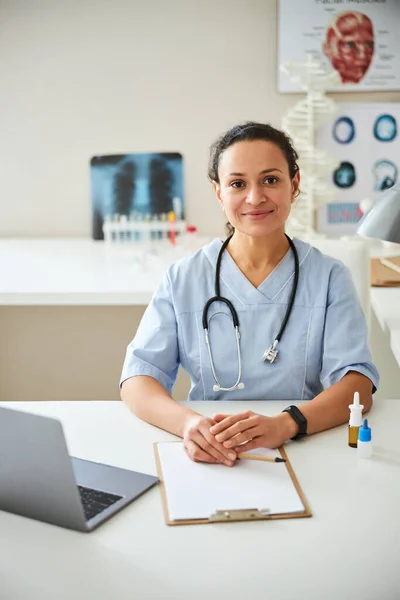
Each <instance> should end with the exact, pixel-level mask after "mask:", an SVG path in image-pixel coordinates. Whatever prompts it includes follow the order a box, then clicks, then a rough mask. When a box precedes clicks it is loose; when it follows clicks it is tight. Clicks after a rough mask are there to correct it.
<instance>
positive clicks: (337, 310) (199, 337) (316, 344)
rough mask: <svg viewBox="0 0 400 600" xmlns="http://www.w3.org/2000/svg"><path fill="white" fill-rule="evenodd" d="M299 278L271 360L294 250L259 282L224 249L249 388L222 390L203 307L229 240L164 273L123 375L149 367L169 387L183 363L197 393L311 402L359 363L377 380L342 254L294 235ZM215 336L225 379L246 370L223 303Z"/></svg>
mask: <svg viewBox="0 0 400 600" xmlns="http://www.w3.org/2000/svg"><path fill="white" fill-rule="evenodd" d="M294 243H295V245H296V248H297V251H298V254H299V262H300V272H299V283H298V288H297V293H296V298H295V302H294V306H293V309H292V312H291V315H290V317H289V321H288V323H287V326H286V329H285V331H284V333H283V336H282V338H281V341H280V342H279V344H278V347H277V349H278V350H279V354H278V356H277V359H276V360H275V362H273V363H272V364H271V363H269V362H268V361H264V360H263V354H264V351H265V350H266V348H268V347H269V346H270V344H272V342H273V340H274V339H275V336H276V335H277V333H278V331H279V329H280V326H281V324H282V321H283V319H284V316H285V312H286V309H287V305H288V302H289V298H290V294H291V291H292V286H293V277H294V257H293V252H292V251H291V250H290V249H289V250H288V252H287V254H286V255H285V256H284V257H283V259H282V260H281V262H280V263H279V264H278V265H277V267H275V269H274V270H273V271H272V272H271V273H270V274H269V275H268V277H267V278H266V279H265V280H264V281H263V283H261V285H260V286H259V287H258V288H255V287H254V286H253V285H252V284H251V283H250V281H249V280H248V279H247V278H246V277H245V276H244V275H243V273H242V272H241V271H240V269H239V268H238V267H237V265H236V263H235V262H234V260H233V259H232V257H231V256H230V254H229V253H228V252H227V251H225V252H224V254H223V257H222V262H221V277H220V285H221V295H222V296H225V297H226V298H228V299H229V300H230V301H231V302H232V303H233V305H234V307H235V308H236V311H237V313H238V317H239V326H240V335H241V339H240V347H241V355H242V381H243V383H244V384H245V387H244V389H241V390H238V389H236V390H233V391H229V392H225V391H213V385H214V384H215V381H214V378H213V376H212V372H211V366H210V360H209V356H208V351H207V346H206V343H205V336H204V330H203V326H202V315H203V308H204V305H205V303H206V302H207V300H208V299H209V298H211V297H212V296H214V295H215V289H214V288H215V267H216V262H217V257H218V253H219V250H220V248H221V245H222V242H221V240H219V239H215V240H214V241H212V242H211V243H210V244H208V245H207V246H204V247H203V248H202V249H200V250H199V251H198V252H196V253H195V254H194V255H191V256H188V257H185V258H183V259H182V260H179V261H177V262H176V263H174V264H173V265H171V267H170V268H169V269H168V271H167V272H166V273H165V275H164V277H163V279H162V281H161V283H160V285H159V287H158V289H157V291H156V292H155V294H154V296H153V298H152V300H151V302H150V304H149V306H148V307H147V309H146V311H145V314H144V315H143V318H142V321H141V323H140V325H139V328H138V330H137V333H136V335H135V337H134V339H133V341H132V342H131V343H130V344H129V346H128V348H127V352H126V358H125V362H124V366H123V370H122V376H121V383H122V382H123V381H124V380H125V379H128V378H129V377H133V376H135V375H149V376H150V377H153V378H154V379H156V380H157V381H159V382H160V383H161V385H162V386H164V387H165V388H166V389H167V390H168V392H169V393H171V390H172V387H173V385H174V383H175V380H176V376H177V372H178V367H179V365H180V364H181V365H182V367H183V368H184V369H185V371H187V373H188V374H189V376H190V379H191V389H190V393H189V398H188V399H189V400H269V399H270V400H310V399H312V398H314V396H316V395H317V394H319V393H320V392H321V391H322V390H324V389H326V388H328V387H330V386H331V385H333V384H334V383H336V382H338V381H339V380H340V379H341V378H342V377H343V376H344V375H346V373H347V372H348V371H358V372H359V373H362V374H363V375H366V377H368V378H369V379H370V380H371V381H372V383H373V386H374V391H375V389H376V388H377V386H378V382H379V374H378V371H377V369H376V367H375V365H374V364H373V362H372V358H371V353H370V350H369V347H368V329H367V324H366V321H365V317H364V313H363V310H362V308H361V305H360V302H359V299H358V296H357V292H356V290H355V288H354V284H353V281H352V277H351V274H350V271H349V269H348V268H347V267H345V266H344V265H343V263H341V262H340V261H339V260H336V259H334V258H332V257H330V256H326V255H325V254H322V253H321V252H320V251H319V250H317V249H316V248H313V247H312V246H310V245H309V244H307V243H305V242H303V241H301V240H298V239H295V240H294ZM208 321H209V336H210V343H211V350H212V354H213V358H214V365H215V370H216V373H217V377H218V379H219V381H220V383H221V385H222V386H224V387H230V386H232V385H234V383H235V382H236V380H237V376H238V357H237V347H236V338H235V330H234V327H233V322H232V318H231V315H230V313H229V309H228V308H227V306H226V305H225V304H223V303H221V302H214V303H213V304H212V305H211V307H210V309H209V317H208Z"/></svg>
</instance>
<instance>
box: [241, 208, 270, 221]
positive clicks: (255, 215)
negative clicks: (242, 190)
mask: <svg viewBox="0 0 400 600" xmlns="http://www.w3.org/2000/svg"><path fill="white" fill-rule="evenodd" d="M272 212H274V211H273V210H263V211H253V212H248V213H245V214H244V216H245V217H248V218H249V219H250V220H251V221H260V220H261V219H265V217H267V216H268V215H270V214H271V213H272Z"/></svg>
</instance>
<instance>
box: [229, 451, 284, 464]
mask: <svg viewBox="0 0 400 600" xmlns="http://www.w3.org/2000/svg"><path fill="white" fill-rule="evenodd" d="M237 457H238V458H251V459H252V460H264V461H266V462H275V463H281V462H286V459H285V458H282V457H280V456H266V455H263V454H252V453H251V452H239V454H238V455H237Z"/></svg>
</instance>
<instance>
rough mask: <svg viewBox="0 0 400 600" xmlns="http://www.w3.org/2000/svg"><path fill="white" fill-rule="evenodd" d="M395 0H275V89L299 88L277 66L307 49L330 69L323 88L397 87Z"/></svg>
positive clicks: (398, 12)
mask: <svg viewBox="0 0 400 600" xmlns="http://www.w3.org/2000/svg"><path fill="white" fill-rule="evenodd" d="M399 31H400V0H279V4H278V90H279V91H280V92H299V91H301V87H300V84H299V83H296V82H292V81H291V80H290V78H289V76H288V75H287V74H286V73H284V72H282V71H281V69H279V66H280V65H282V64H284V63H286V62H305V61H306V59H307V54H310V55H311V56H313V57H314V58H315V59H316V60H320V61H322V62H323V63H324V65H325V66H326V67H327V70H328V72H331V71H332V72H336V74H337V78H336V79H337V84H334V85H333V86H332V87H331V88H330V90H329V91H337V92H341V91H342V92H351V91H379V90H400V53H399Z"/></svg>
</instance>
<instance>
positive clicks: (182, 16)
mask: <svg viewBox="0 0 400 600" xmlns="http://www.w3.org/2000/svg"><path fill="white" fill-rule="evenodd" d="M300 3H301V2H300V0H299V5H300ZM276 43H277V40H276V1H275V0H168V1H165V0H145V1H143V0H113V1H112V2H110V1H108V0H84V1H82V0H29V1H26V0H1V2H0V73H1V81H0V86H1V93H0V131H1V136H0V170H1V177H0V191H1V198H2V202H5V203H6V214H4V212H3V213H2V218H1V219H0V236H28V235H29V236H61V235H67V236H81V235H90V231H91V225H90V195H89V167H88V164H89V159H90V157H91V156H93V155H95V154H101V153H125V152H145V151H172V150H175V151H180V152H182V154H183V155H184V160H185V192H186V193H185V202H186V206H187V216H188V219H189V221H191V222H193V223H194V224H196V225H198V226H199V228H200V231H201V233H204V234H213V235H214V234H218V235H219V234H220V233H221V231H222V225H223V224H222V214H221V211H220V210H218V207H217V204H216V202H215V201H214V199H213V195H212V193H211V189H210V186H209V184H208V182H207V178H206V166H207V153H208V147H209V145H210V143H211V142H212V140H213V139H214V138H215V137H216V136H217V135H218V134H219V133H221V132H222V131H223V130H224V129H225V128H227V127H229V126H231V125H233V124H234V123H236V122H240V121H243V120H247V119H259V120H264V121H266V120H267V121H271V122H272V123H273V124H274V125H279V124H280V119H281V117H282V114H283V112H284V111H285V110H286V109H287V108H288V107H289V106H290V105H292V104H293V103H294V102H295V101H296V99H298V98H299V96H298V95H288V94H286V95H282V94H278V93H277V92H276ZM335 97H336V98H337V99H340V100H343V101H344V100H346V101H348V100H353V99H356V100H360V99H361V100H363V101H368V100H375V101H378V100H396V99H397V100H398V99H399V98H400V94H399V93H398V92H387V93H385V94H379V93H369V94H366V93H362V94H357V93H353V94H349V93H347V94H336V95H335ZM3 208H4V204H3Z"/></svg>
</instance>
